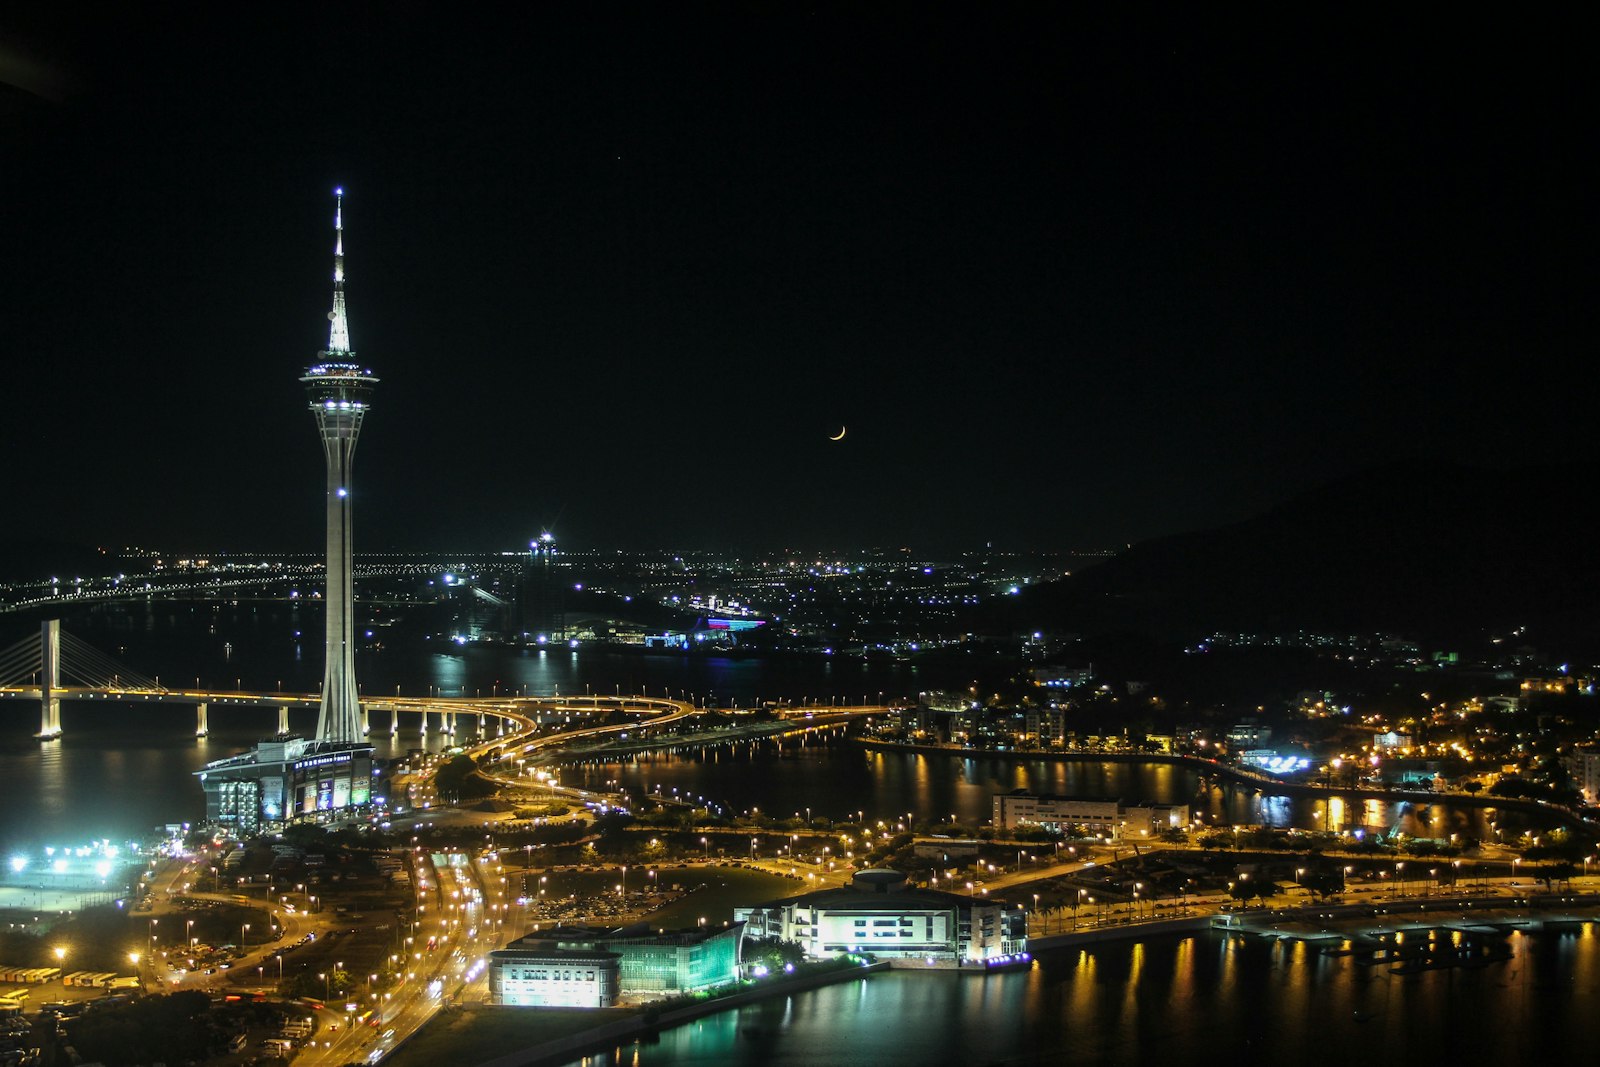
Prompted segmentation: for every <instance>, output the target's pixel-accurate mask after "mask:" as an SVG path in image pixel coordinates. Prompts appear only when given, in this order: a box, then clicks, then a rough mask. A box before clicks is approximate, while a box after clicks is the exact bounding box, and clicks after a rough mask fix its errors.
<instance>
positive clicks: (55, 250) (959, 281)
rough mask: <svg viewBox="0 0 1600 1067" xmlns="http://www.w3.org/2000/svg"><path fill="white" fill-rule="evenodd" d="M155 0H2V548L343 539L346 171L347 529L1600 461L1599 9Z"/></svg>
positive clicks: (1052, 510) (360, 534)
mask: <svg viewBox="0 0 1600 1067" xmlns="http://www.w3.org/2000/svg"><path fill="white" fill-rule="evenodd" d="M132 7H136V8H137V12H136V13H128V12H124V13H121V14H117V15H114V16H104V17H93V16H90V15H88V14H85V13H84V12H83V11H79V12H78V13H77V14H76V16H74V17H71V18H67V17H63V16H54V17H44V16H41V17H40V18H38V19H36V20H29V19H27V18H19V17H18V16H16V15H6V16H0V30H3V31H4V32H3V34H0V39H3V41H4V45H3V46H0V82H7V83H10V84H9V87H7V88H5V89H3V90H0V124H3V125H0V132H3V134H4V147H3V151H0V181H3V188H0V192H3V197H4V208H3V218H0V250H3V254H0V352H3V358H4V360H5V366H6V374H5V379H4V381H5V385H4V387H3V393H4V395H5V396H6V398H7V402H6V404H5V408H4V411H5V414H4V418H3V420H0V448H3V453H0V454H3V455H4V456H5V459H6V467H7V476H8V477H7V482H8V485H7V489H6V497H7V501H8V506H7V507H6V508H5V509H4V510H3V511H0V514H4V515H5V520H4V523H5V529H4V531H0V536H4V537H11V538H31V537H48V538H59V539H63V540H70V541H80V542H84V543H88V544H106V545H120V544H143V545H151V544H153V545H157V546H162V547H166V548H171V549H202V550H210V551H230V550H231V551H247V550H280V551H296V550H303V551H307V552H317V551H320V549H321V530H322V521H323V515H322V509H321V500H322V484H321V478H322V469H321V467H322V459H321V452H320V449H319V447H318V445H317V441H316V434H315V430H314V427H313V423H312V419H311V416H310V415H309V414H308V413H307V412H306V410H305V399H304V394H303V392H302V388H301V386H300V384H299V382H298V380H297V379H298V376H299V374H300V373H301V372H302V371H303V369H304V368H305V366H306V365H307V364H308V363H309V362H310V361H312V360H313V359H314V358H315V357H316V353H317V351H318V349H320V348H323V347H325V346H326V344H327V328H326V319H325V315H326V312H327V310H328V306H329V302H330V301H329V294H330V284H329V276H330V271H331V241H332V232H331V224H332V214H333V201H332V197H331V191H332V189H333V187H334V186H335V185H341V184H342V185H343V186H344V187H345V189H346V191H347V199H346V213H345V229H346V253H347V270H348V276H349V284H348V294H349V306H350V315H351V331H352V337H353V341H354V347H355V349H356V351H357V354H358V356H359V358H360V360H361V361H362V362H363V363H365V364H367V365H369V366H371V367H372V368H373V369H374V370H375V371H376V372H377V373H378V375H379V376H380V377H381V378H382V379H383V382H382V384H381V385H380V387H379V391H378V394H377V396H376V399H375V407H374V410H373V412H372V414H371V415H370V416H369V417H368V420H367V423H366V426H365V428H364V429H363V431H362V442H361V446H360V449H359V451H358V453H357V457H356V489H355V491H356V496H357V502H356V512H355V514H356V544H357V549H358V551H373V550H379V549H384V548H424V549H426V548H437V549H447V550H465V549H499V548H512V547H515V546H517V545H519V544H522V545H525V544H526V542H527V540H528V538H529V537H531V536H534V535H536V534H537V533H538V532H539V531H540V530H541V529H544V528H546V527H549V528H552V529H554V531H555V532H556V534H557V536H558V537H560V538H561V539H562V541H563V542H564V543H565V544H566V545H567V546H568V547H569V548H574V549H577V548H595V547H600V548H609V547H622V548H628V547H670V548H677V549H691V548H701V547H707V548H729V547H736V548H748V549H754V550H772V549H778V548H781V547H796V548H802V549H812V548H822V549H826V548H850V547H859V546H872V545H879V546H899V545H908V546H911V547H912V548H913V549H915V550H918V551H921V552H927V553H942V552H949V551H954V550H959V549H963V548H973V547H981V546H982V545H983V544H984V543H985V542H992V543H993V544H994V545H995V546H996V547H1005V548H1032V549H1071V548H1095V547H1103V546H1116V545H1120V544H1122V543H1124V542H1130V541H1136V540H1140V539H1144V538H1148V537H1152V536H1158V535H1162V534H1167V533H1173V532H1177V531H1181V530H1186V529H1194V528H1199V527H1205V526H1211V525H1215V524H1218V523H1223V522H1230V521H1235V520H1238V519H1242V518H1244V517H1246V516H1248V515H1250V514H1252V513H1254V512H1256V511H1259V510H1260V509H1262V508H1264V507H1265V506H1268V505H1270V504H1272V503H1273V502H1275V501H1277V500H1280V499H1283V498H1284V497H1286V496H1289V495H1292V494H1295V493H1298V492H1301V491H1303V490H1306V489H1309V488H1312V487H1314V486H1316V485H1318V484H1320V483H1322V482H1324V481H1326V480H1328V479H1330V478H1333V477H1337V476H1341V475H1345V474H1348V473H1351V472H1354V471H1358V470H1361V469H1363V468H1366V467H1369V466H1372V465H1374V464H1380V463H1384V462H1387V461H1392V460H1409V461H1416V460H1421V461H1424V462H1430V461H1432V462H1466V463H1472V464H1489V465H1496V466H1506V465H1517V464H1524V463H1541V462H1550V461H1556V460H1562V459H1585V460H1593V459H1595V458H1596V456H1597V453H1600V449H1597V448H1596V440H1597V433H1596V431H1595V428H1594V423H1593V416H1592V414H1591V410H1592V408H1593V398H1594V395H1595V391H1596V372H1595V370H1594V366H1593V360H1592V358H1585V357H1587V356H1588V355H1589V353H1590V351H1591V350H1592V349H1593V348H1594V347H1595V346H1594V343H1593V340H1592V338H1591V336H1590V335H1591V332H1592V331H1591V327H1592V324H1593V322H1594V319H1595V315H1594V311H1593V304H1594V297H1593V293H1594V282H1595V272H1594V261H1593V253H1592V250H1591V246H1592V243H1593V242H1592V235H1593V232H1594V212H1593V208H1592V198H1593V196H1594V192H1595V189H1596V182H1595V173H1594V168H1593V164H1592V156H1593V100H1594V99H1596V98H1600V92H1597V91H1596V87H1595V86H1594V85H1593V84H1591V83H1592V81H1593V77H1592V63H1591V61H1590V60H1589V57H1587V56H1585V55H1583V54H1582V53H1581V51H1580V48H1581V46H1582V42H1583V40H1584V37H1585V35H1584V34H1583V33H1580V32H1579V28H1578V27H1577V26H1576V25H1564V24H1562V23H1560V22H1559V21H1549V22H1545V23H1534V22H1531V21H1526V20H1525V21H1519V22H1518V23H1516V24H1514V25H1509V24H1498V23H1493V22H1487V21H1484V22H1472V23H1464V22H1458V21H1452V20H1456V19H1460V18H1461V17H1462V14H1461V11H1460V10H1459V9H1456V10H1447V9H1438V10H1436V11H1435V12H1434V14H1435V16H1436V17H1434V18H1431V19H1428V20H1426V21H1424V20H1421V19H1418V20H1417V21H1416V22H1414V23H1401V22H1395V21H1393V20H1392V13H1391V12H1389V11H1386V10H1383V9H1381V8H1376V7H1361V6H1357V7H1355V8H1348V9H1346V8H1326V9H1323V14H1324V15H1325V16H1326V19H1327V21H1326V22H1322V23H1317V22H1313V21H1303V20H1304V19H1305V18H1306V17H1307V16H1306V14H1305V12H1304V11H1301V12H1299V13H1298V14H1297V15H1296V16H1295V20H1294V21H1290V20H1289V19H1288V18H1285V17H1284V16H1280V15H1276V14H1273V13H1271V12H1268V11H1263V10H1260V9H1256V10H1254V11H1253V12H1252V13H1251V19H1250V21H1248V22H1245V21H1242V18H1243V16H1239V17H1240V18H1241V21H1238V22H1227V23H1220V22H1211V21H1207V20H1208V19H1210V18H1212V17H1214V13H1213V12H1210V11H1204V12H1200V11H1195V12H1190V13H1188V14H1185V15H1183V16H1181V17H1178V16H1172V17H1162V18H1155V17H1150V18H1147V20H1146V21H1143V22H1091V21H1088V20H1085V19H1084V18H1082V17H1081V15H1080V14H1079V13H1078V12H1077V10H1076V8H1077V5H1057V6H1046V5H1026V6H1013V7H998V8H995V7H991V6H990V5H967V6H965V7H954V6H951V7H931V8H925V7H920V6H918V7H909V6H908V7H890V6H880V5H846V6H837V7H835V6H827V5H823V6H818V5H806V6H799V5H772V4H749V5H732V6H728V7H708V6H699V5H687V6H686V5H675V4H674V5H668V4H660V5H651V6H644V7H637V8H635V7H623V6H612V5H534V6H529V7H528V8H527V9H526V11H525V13H524V14H523V15H522V16H521V17H520V18H518V19H514V20H513V19H507V20H505V21H498V22H491V21H477V20H476V16H475V15H474V13H473V12H474V8H473V6H472V5H449V6H439V7H425V6H419V5H404V4H402V5H393V6H389V5H385V6H382V7H379V8H373V9H370V10H368V9H361V8H357V7H355V6H352V5H318V6H315V7H309V6H308V7H304V8H297V7H294V6H291V5H283V6H279V5H255V6H253V7H252V11H253V12H254V13H255V14H256V16H257V19H258V20H257V21H254V22H243V21H239V19H240V18H241V17H242V16H241V15H239V14H238V13H237V12H233V13H229V14H227V15H225V16H219V15H218V14H216V13H215V11H213V10H212V9H211V8H207V7H198V6H197V7H194V8H192V9H181V10H179V11H177V12H172V11H169V10H167V9H165V8H158V7H153V6H150V5H132ZM863 9H865V10H863ZM1544 17H1548V16H1544ZM224 18H226V21H224ZM1263 18H1265V19H1268V20H1271V19H1275V18H1283V19H1284V20H1283V21H1276V22H1274V21H1262V19H1263ZM841 426H847V427H848V435H847V437H846V438H845V439H844V440H843V441H840V442H838V443H832V442H830V441H828V439H827V438H828V436H829V435H830V434H833V433H836V432H837V431H838V429H839V427H841ZM1547 488H1548V487H1530V494H1533V495H1538V494H1539V493H1540V492H1541V491H1542V490H1544V489H1547ZM1488 503H1490V504H1491V505H1493V506H1496V507H1504V508H1506V509H1510V510H1514V509H1515V508H1516V507H1517V506H1519V502H1517V501H1500V502H1488Z"/></svg>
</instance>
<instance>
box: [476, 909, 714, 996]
mask: <svg viewBox="0 0 1600 1067" xmlns="http://www.w3.org/2000/svg"><path fill="white" fill-rule="evenodd" d="M740 942H741V930H740V928H739V925H738V924H737V923H735V924H734V925H732V926H727V927H719V928H716V929H704V928H702V929H691V930H669V931H664V932H663V931H657V930H653V929H651V928H650V926H649V924H647V923H636V924H634V925H632V926H624V927H616V928H599V927H588V926H567V927H557V928H556V929H553V930H548V931H545V932H543V933H536V934H529V935H528V936H527V937H523V938H519V939H518V940H516V941H513V942H511V943H510V944H509V945H507V946H506V947H505V948H502V949H496V950H495V951H493V952H491V953H489V1002H490V1003H491V1004H509V1005H520V1006H532V1007H576V1008H607V1007H611V1006H612V1005H614V1004H616V1003H617V1002H618V1000H649V999H652V998H655V997H662V996H674V995H676V994H679V993H694V992H698V991H700V990H702V989H714V988H715V987H717V986H720V985H726V984H727V983H729V982H732V981H733V980H734V979H736V978H737V977H738V976H739V945H740Z"/></svg>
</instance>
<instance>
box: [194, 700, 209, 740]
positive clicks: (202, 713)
mask: <svg viewBox="0 0 1600 1067" xmlns="http://www.w3.org/2000/svg"><path fill="white" fill-rule="evenodd" d="M210 732H211V728H210V727H209V726H207V725H206V702H205V701H204V700H202V701H201V702H200V703H198V704H196V705H195V706H194V735H195V736H196V737H205V736H206V735H207V734H209V733H210Z"/></svg>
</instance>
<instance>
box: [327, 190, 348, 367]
mask: <svg viewBox="0 0 1600 1067" xmlns="http://www.w3.org/2000/svg"><path fill="white" fill-rule="evenodd" d="M328 323H329V329H328V355H330V356H347V355H350V320H349V318H348V317H347V316H346V315H345V310H344V187H343V186H340V187H339V188H337V189H335V190H334V191H333V310H332V311H330V312H328Z"/></svg>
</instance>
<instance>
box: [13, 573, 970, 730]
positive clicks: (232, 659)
mask: <svg viewBox="0 0 1600 1067" xmlns="http://www.w3.org/2000/svg"><path fill="white" fill-rule="evenodd" d="M322 626H323V621H322V612H321V610H320V608H318V607H317V606H316V605H315V604H312V603H307V604H304V605H302V604H300V603H299V602H293V601H249V600H240V601H222V602H215V603H214V602H210V601H203V602H202V601H193V602H190V601H180V602H169V601H153V602H148V603H146V602H143V601H118V602H112V603H105V604H95V605H86V606H83V607H80V608H78V609H77V611H76V612H74V613H72V614H70V615H68V616H67V617H66V618H65V619H64V620H63V622H62V627H63V629H65V630H67V631H68V632H70V633H71V634H73V635H75V636H76V637H78V638H81V639H82V640H84V641H86V642H88V643H89V644H91V645H93V646H94V647H95V648H97V649H99V650H100V651H102V652H104V653H106V654H107V655H110V656H113V657H115V658H116V659H118V660H119V661H121V662H122V663H124V664H126V665H128V666H129V667H132V668H133V669H134V670H136V671H138V672H139V673H140V674H143V675H146V676H151V677H156V678H159V679H160V680H161V682H162V683H163V684H164V685H166V686H168V687H169V688H171V687H175V686H180V685H181V686H190V685H192V686H194V687H196V688H202V687H204V688H210V689H222V688H227V689H234V688H244V689H248V690H253V691H260V692H269V693H270V692H275V691H277V690H278V689H282V690H284V691H286V692H316V690H317V686H318V684H319V683H320V682H321V681H322ZM37 627H38V623H37V622H31V623H30V622H28V621H26V620H23V619H16V620H13V621H11V622H10V623H9V624H8V625H6V626H4V627H3V628H0V648H3V647H6V646H7V645H9V644H10V643H11V642H12V641H14V640H17V639H18V638H20V637H22V636H23V635H24V634H26V633H27V632H28V630H29V629H30V628H31V629H32V630H33V632H35V633H37ZM366 632H370V633H371V634H373V637H372V638H371V639H365V643H364V644H363V645H362V646H361V647H359V648H358V650H357V652H356V677H357V678H358V680H359V682H360V685H361V690H362V692H363V693H369V694H383V693H393V692H394V691H395V687H396V686H399V687H401V689H402V690H403V691H404V692H405V693H407V694H409V695H417V694H429V693H439V694H443V695H447V696H477V695H482V696H491V695H494V694H496V693H499V694H506V693H525V694H526V695H528V696H552V695H557V694H568V695H571V694H574V693H584V692H585V691H592V692H596V693H615V692H618V691H619V690H620V691H621V692H623V693H647V694H648V695H651V696H669V695H670V696H673V697H678V696H680V695H682V696H686V695H688V694H690V693H693V694H695V695H696V696H697V697H700V698H706V697H709V698H711V699H713V700H716V701H718V702H720V703H721V704H724V705H727V704H730V703H733V702H735V701H737V703H738V704H739V705H740V706H743V707H749V706H751V704H753V703H754V702H755V701H756V700H757V699H760V698H769V699H770V698H776V697H780V696H782V697H787V698H792V699H795V700H799V699H801V698H803V697H808V698H811V699H813V700H822V701H827V700H828V699H830V698H839V699H840V700H841V701H845V700H848V701H851V702H859V701H861V700H862V699H863V698H865V699H867V700H871V701H877V700H878V699H879V697H880V695H881V696H882V697H883V698H884V699H892V698H895V697H902V696H907V695H913V694H915V693H917V692H918V691H919V690H921V689H928V688H932V687H938V686H940V685H943V684H946V683H949V682H951V681H953V679H944V680H942V681H941V680H939V679H931V680H928V679H925V678H924V676H923V672H922V669H921V668H920V667H918V666H917V665H915V664H907V663H894V662H883V661H870V662H869V661H864V660H861V659H859V658H857V659H852V658H847V657H820V656H804V657H793V658H780V659H773V660H765V659H755V658H742V657H729V656H699V655H696V656H685V655H680V654H676V653H664V652H657V653H649V652H644V651H642V650H641V651H637V652H635V651H614V650H613V651H604V650H599V649H588V648H579V649H570V648H566V647H559V648H558V647H551V648H544V649H513V648H507V647H500V646H485V645H468V646H466V647H458V646H456V645H453V644H450V643H449V642H445V641H424V642H421V643H420V645H416V646H406V647H400V646H394V645H389V646H386V645H384V644H383V641H382V638H383V636H384V631H383V630H382V629H381V628H374V629H372V630H370V631H363V633H366ZM962 684H965V682H963V683H962Z"/></svg>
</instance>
